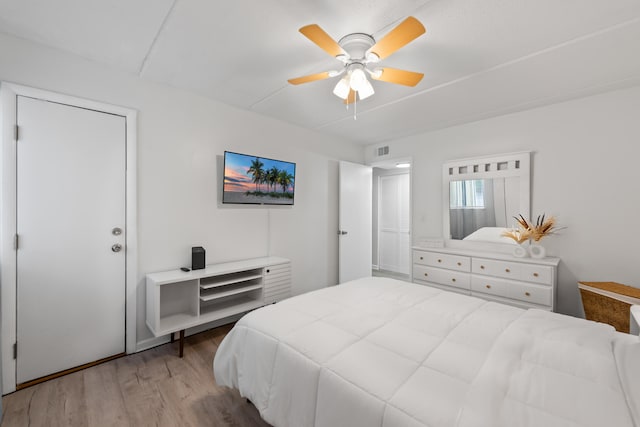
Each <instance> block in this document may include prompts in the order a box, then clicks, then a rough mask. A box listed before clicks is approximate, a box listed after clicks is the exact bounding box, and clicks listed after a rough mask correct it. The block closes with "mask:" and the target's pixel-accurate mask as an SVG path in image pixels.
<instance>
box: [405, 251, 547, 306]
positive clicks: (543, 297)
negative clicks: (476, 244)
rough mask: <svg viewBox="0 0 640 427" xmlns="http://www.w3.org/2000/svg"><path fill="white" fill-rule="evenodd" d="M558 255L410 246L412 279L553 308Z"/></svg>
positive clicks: (523, 303)
mask: <svg viewBox="0 0 640 427" xmlns="http://www.w3.org/2000/svg"><path fill="white" fill-rule="evenodd" d="M559 262H560V259H559V258H553V257H547V258H542V259H534V258H515V257H513V256H511V255H509V254H501V253H492V252H483V251H471V250H460V249H453V248H437V249H436V248H422V247H414V248H413V268H412V281H413V282H414V283H419V284H423V285H428V286H434V287H437V288H441V289H444V290H447V291H453V292H458V293H461V294H465V295H472V296H476V297H479V298H484V299H487V300H494V301H498V302H502V303H505V304H510V305H513V306H517V307H523V308H531V307H535V308H540V309H544V310H551V311H554V310H555V306H556V281H557V271H558V263H559Z"/></svg>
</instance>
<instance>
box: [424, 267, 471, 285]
mask: <svg viewBox="0 0 640 427" xmlns="http://www.w3.org/2000/svg"><path fill="white" fill-rule="evenodd" d="M413 278H414V279H419V280H424V281H426V282H433V283H437V284H440V285H446V286H452V287H454V288H460V289H467V290H468V289H471V284H470V278H469V273H462V272H458V271H452V270H445V269H442V268H434V267H428V266H423V265H417V264H416V265H414V266H413Z"/></svg>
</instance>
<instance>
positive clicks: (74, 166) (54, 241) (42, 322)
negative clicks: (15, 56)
mask: <svg viewBox="0 0 640 427" xmlns="http://www.w3.org/2000/svg"><path fill="white" fill-rule="evenodd" d="M17 125H18V126H19V131H20V137H19V139H18V142H17V147H16V156H17V162H16V175H17V176H16V178H17V188H16V194H17V200H16V209H17V212H16V218H17V220H16V230H17V235H18V249H17V253H16V257H17V266H16V272H17V280H16V282H17V283H16V293H17V316H16V317H17V318H16V322H17V324H16V337H17V360H16V382H17V383H18V384H21V383H24V382H27V381H30V380H33V379H36V378H40V377H42V376H45V375H49V374H52V373H55V372H59V371H63V370H66V369H69V368H72V367H75V366H79V365H83V364H85V363H89V362H93V361H96V360H99V359H102V358H106V357H109V356H113V355H116V354H119V353H123V352H124V351H125V283H126V282H125V274H126V270H125V248H124V243H125V232H126V229H125V215H126V211H125V209H126V205H125V196H126V188H125V185H126V180H125V165H126V142H125V141H126V136H125V133H126V122H125V118H124V117H122V116H118V115H114V114H107V113H102V112H97V111H93V110H88V109H83V108H78V107H73V106H69V105H64V104H58V103H54V102H48V101H43V100H38V99H33V98H28V97H24V96H18V101H17ZM115 228H119V229H120V230H122V231H121V233H119V234H118V231H117V230H115V231H114V229H115ZM113 245H121V249H120V250H118V247H117V246H113Z"/></svg>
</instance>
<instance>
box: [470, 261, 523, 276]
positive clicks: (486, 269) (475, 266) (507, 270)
mask: <svg viewBox="0 0 640 427" xmlns="http://www.w3.org/2000/svg"><path fill="white" fill-rule="evenodd" d="M471 271H472V272H473V273H475V274H483V275H487V276H498V277H504V278H507V279H516V280H519V279H520V277H521V276H522V264H520V263H517V262H509V261H501V260H492V259H485V258H474V259H473V261H472V266H471Z"/></svg>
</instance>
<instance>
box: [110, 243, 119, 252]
mask: <svg viewBox="0 0 640 427" xmlns="http://www.w3.org/2000/svg"><path fill="white" fill-rule="evenodd" d="M111 250H112V251H113V252H120V251H121V250H122V245H121V244H120V243H116V244H115V245H113V246H111Z"/></svg>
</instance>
